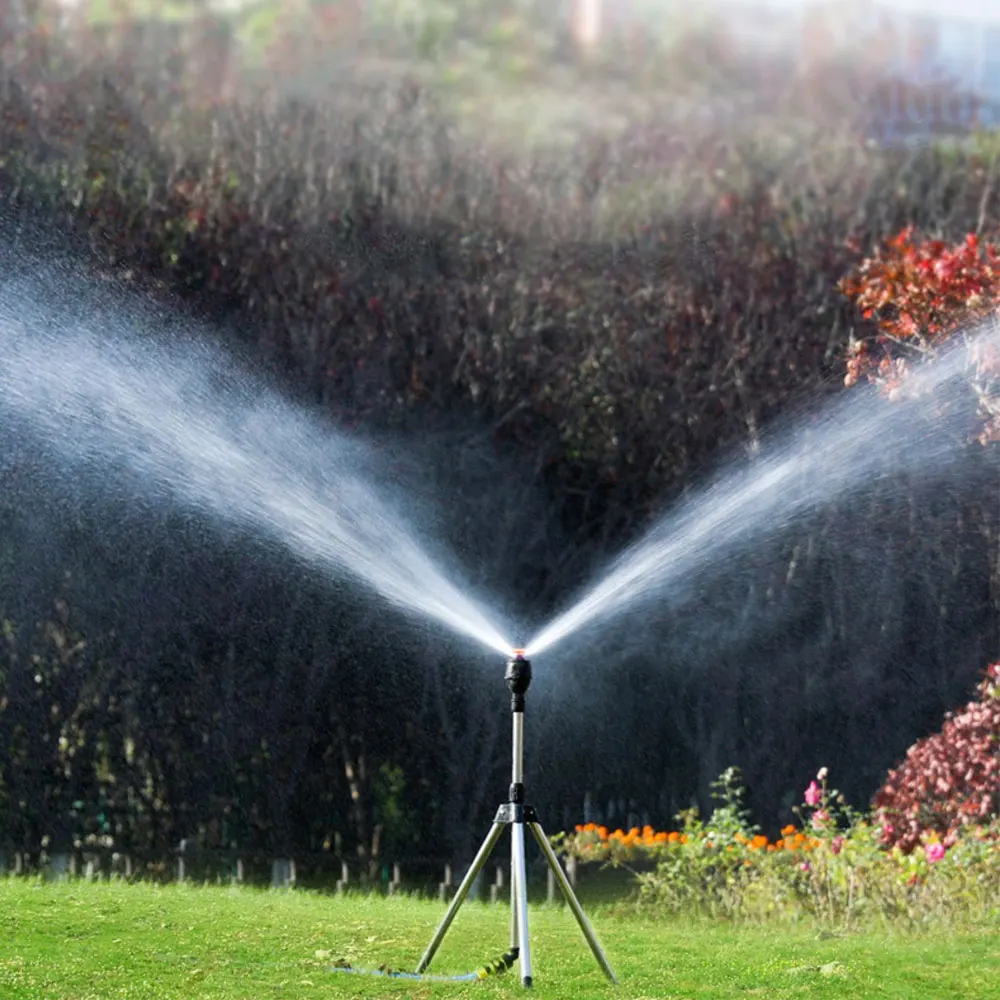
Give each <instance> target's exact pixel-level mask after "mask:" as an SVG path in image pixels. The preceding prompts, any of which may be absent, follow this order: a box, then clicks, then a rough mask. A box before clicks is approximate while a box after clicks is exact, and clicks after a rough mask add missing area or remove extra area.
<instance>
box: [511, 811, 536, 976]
mask: <svg viewBox="0 0 1000 1000" xmlns="http://www.w3.org/2000/svg"><path fill="white" fill-rule="evenodd" d="M510 833H511V838H510V850H511V856H512V857H513V858H514V880H515V881H516V882H517V941H518V948H519V949H520V950H519V951H518V956H517V960H518V962H519V964H520V966H521V982H522V983H523V984H524V985H525V986H530V985H531V943H530V941H529V940H528V872H527V868H526V867H525V864H524V824H523V823H512V824H511V827H510Z"/></svg>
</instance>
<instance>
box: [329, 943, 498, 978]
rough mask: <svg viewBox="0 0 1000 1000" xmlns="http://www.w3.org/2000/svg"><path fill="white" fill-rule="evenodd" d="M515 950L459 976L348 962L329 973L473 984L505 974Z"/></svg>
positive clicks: (334, 965)
mask: <svg viewBox="0 0 1000 1000" xmlns="http://www.w3.org/2000/svg"><path fill="white" fill-rule="evenodd" d="M517 954H518V949H517V948H511V949H510V951H506V952H504V953H503V954H502V955H501V956H500V957H499V958H498V959H496V960H495V961H493V962H487V963H486V964H485V965H483V966H481V967H480V968H478V969H476V971H475V972H466V973H464V974H463V975H460V976H432V975H428V974H426V973H423V972H400V971H399V970H398V969H390V968H389V966H387V965H380V966H379V967H378V968H377V969H355V968H354V966H353V965H351V964H350V962H347V961H344V960H341V961H339V962H335V963H334V964H333V965H331V966H330V971H331V972H353V973H354V974H355V975H356V976H386V977H387V978H389V979H422V980H425V981H430V982H438V983H474V982H475V981H476V980H477V979H486V978H487V977H488V976H499V975H502V974H503V973H504V972H506V971H507V970H508V969H509V968H510V967H511V966H512V965H513V964H514V963H515V962H516V961H517Z"/></svg>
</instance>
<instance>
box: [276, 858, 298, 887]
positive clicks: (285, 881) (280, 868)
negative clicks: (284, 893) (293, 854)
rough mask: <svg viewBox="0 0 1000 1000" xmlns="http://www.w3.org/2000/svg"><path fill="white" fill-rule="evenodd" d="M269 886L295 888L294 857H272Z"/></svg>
mask: <svg viewBox="0 0 1000 1000" xmlns="http://www.w3.org/2000/svg"><path fill="white" fill-rule="evenodd" d="M271 888H272V889H293V888H295V859H294V858H274V859H273V860H272V861H271Z"/></svg>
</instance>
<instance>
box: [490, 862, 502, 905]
mask: <svg viewBox="0 0 1000 1000" xmlns="http://www.w3.org/2000/svg"><path fill="white" fill-rule="evenodd" d="M501 892H503V865H497V874H496V878H495V879H494V880H493V885H491V886H490V902H491V903H499V902H500V893H501Z"/></svg>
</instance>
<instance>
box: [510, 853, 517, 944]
mask: <svg viewBox="0 0 1000 1000" xmlns="http://www.w3.org/2000/svg"><path fill="white" fill-rule="evenodd" d="M513 845H514V840H513V837H512V838H511V849H510V947H511V950H513V949H514V948H516V947H517V946H518V939H517V862H516V861H515V859H514V846H513Z"/></svg>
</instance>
